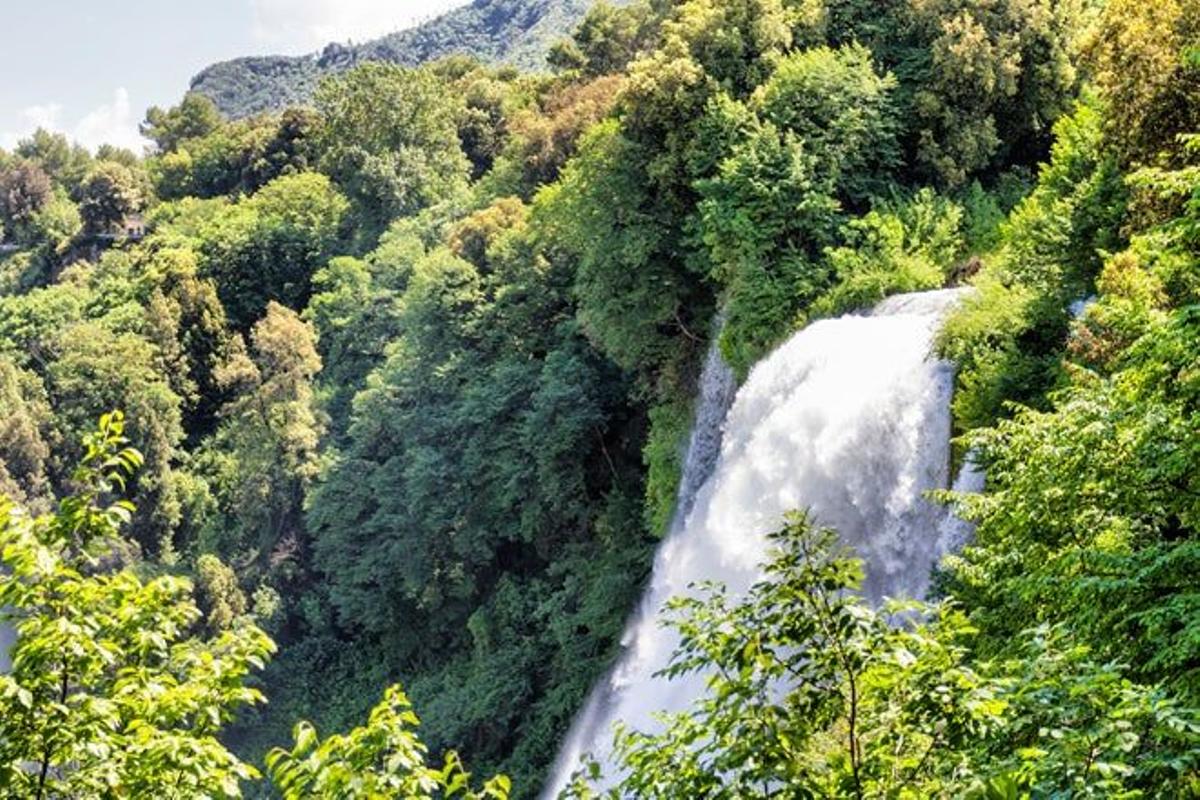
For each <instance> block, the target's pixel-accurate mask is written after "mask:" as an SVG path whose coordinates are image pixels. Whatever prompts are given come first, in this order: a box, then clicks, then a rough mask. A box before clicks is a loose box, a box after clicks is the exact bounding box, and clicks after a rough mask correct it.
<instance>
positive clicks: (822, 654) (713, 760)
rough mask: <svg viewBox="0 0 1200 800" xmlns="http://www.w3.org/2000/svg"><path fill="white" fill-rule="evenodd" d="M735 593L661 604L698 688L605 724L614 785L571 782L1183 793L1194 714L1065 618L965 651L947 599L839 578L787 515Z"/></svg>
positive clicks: (806, 790) (646, 788)
mask: <svg viewBox="0 0 1200 800" xmlns="http://www.w3.org/2000/svg"><path fill="white" fill-rule="evenodd" d="M771 538H772V541H773V543H774V545H775V548H776V549H775V552H774V555H773V557H772V560H771V562H770V563H769V564H768V565H767V567H766V575H765V578H764V580H763V581H762V582H761V583H759V584H758V585H756V586H755V587H754V588H753V589H752V590H751V591H750V592H749V594H748V595H747V596H746V597H744V598H734V597H731V596H730V595H729V594H727V593H726V591H725V590H724V589H723V588H722V587H720V586H715V585H710V586H707V587H705V591H704V593H703V595H702V596H701V597H686V598H679V599H676V600H675V601H673V602H672V603H671V605H670V611H669V617H668V623H669V624H670V625H671V626H672V627H674V628H675V629H676V630H678V632H679V634H680V640H681V641H680V645H679V647H678V650H677V651H676V653H675V655H674V658H673V660H672V662H671V664H670V665H669V666H668V668H667V669H666V670H665V671H664V674H665V675H668V676H671V677H678V676H682V675H686V674H701V675H704V676H705V678H706V680H707V685H708V691H707V693H706V694H705V696H704V697H703V698H702V699H701V700H700V701H698V703H697V704H696V705H695V706H694V707H693V708H692V709H691V710H690V711H688V712H686V713H682V714H675V715H668V716H664V717H662V720H661V721H662V730H661V732H657V733H653V732H644V731H636V730H630V729H623V730H619V731H618V732H617V735H616V747H615V752H616V758H617V761H618V769H617V772H618V776H617V784H616V786H615V787H613V788H611V789H608V790H606V791H605V792H603V793H602V794H598V792H597V790H596V789H594V788H592V785H591V784H595V783H598V782H599V779H600V767H599V765H598V764H592V765H590V767H589V769H588V770H586V771H585V772H584V773H581V774H580V775H579V776H577V779H576V782H575V785H574V786H573V787H572V789H571V790H570V791H569V792H568V796H571V797H576V798H593V797H597V796H604V797H610V798H613V799H614V800H616V798H620V797H639V798H777V797H778V798H783V797H787V798H817V797H821V798H831V797H850V798H881V797H889V798H943V797H944V798H950V797H956V798H960V797H971V798H980V799H981V800H983V799H987V798H1018V797H1051V796H1053V797H1065V796H1070V797H1178V796H1191V795H1188V794H1187V792H1189V791H1194V789H1195V788H1196V782H1197V772H1196V768H1197V753H1198V752H1200V750H1198V748H1200V722H1198V720H1197V716H1196V714H1195V713H1194V712H1192V711H1189V710H1185V709H1183V708H1180V707H1179V705H1178V704H1177V703H1176V702H1175V701H1173V700H1172V699H1171V698H1170V696H1169V694H1168V693H1167V692H1166V691H1164V690H1163V689H1161V688H1157V687H1147V686H1141V685H1137V684H1134V683H1132V682H1130V681H1129V680H1127V679H1126V678H1125V677H1124V676H1123V674H1122V673H1123V670H1122V668H1120V667H1119V666H1116V665H1112V664H1101V663H1097V662H1096V661H1094V660H1093V659H1092V658H1091V657H1090V655H1089V653H1088V650H1087V649H1086V648H1084V647H1081V646H1078V645H1075V644H1073V643H1072V642H1071V641H1070V639H1069V637H1068V636H1067V634H1066V632H1065V631H1063V630H1059V629H1053V628H1041V629H1038V630H1035V631H1030V632H1027V633H1025V634H1023V639H1022V641H1021V642H1020V644H1019V647H1018V648H1017V655H1016V656H1014V657H1013V658H1011V659H1010V660H1006V661H1003V662H984V661H979V660H978V659H976V658H975V657H974V656H973V654H972V650H971V641H972V638H973V635H974V633H975V631H974V630H973V629H972V628H971V627H970V625H969V624H968V622H967V619H966V617H965V616H964V615H963V614H962V612H961V611H960V610H958V609H957V608H955V607H954V606H953V605H952V604H949V603H940V604H924V603H912V602H908V603H899V602H889V603H887V604H885V605H884V607H883V608H881V609H874V608H872V607H870V606H869V605H868V604H867V603H866V602H865V601H863V600H862V599H861V598H860V597H859V595H858V594H857V593H856V592H855V590H856V589H857V588H858V586H859V583H860V581H861V577H862V575H861V566H860V564H859V562H858V561H857V560H856V559H853V558H851V557H850V556H849V555H848V554H846V553H845V552H844V550H843V549H841V547H840V546H839V545H838V543H837V539H836V535H835V534H834V533H833V532H832V531H830V530H823V529H818V528H816V527H814V526H813V524H812V523H811V521H810V520H809V518H808V517H807V516H806V515H804V514H794V515H792V516H790V517H789V518H788V520H787V523H786V525H785V526H784V527H783V528H782V529H781V530H780V531H778V532H777V533H775V534H773V536H772V537H771Z"/></svg>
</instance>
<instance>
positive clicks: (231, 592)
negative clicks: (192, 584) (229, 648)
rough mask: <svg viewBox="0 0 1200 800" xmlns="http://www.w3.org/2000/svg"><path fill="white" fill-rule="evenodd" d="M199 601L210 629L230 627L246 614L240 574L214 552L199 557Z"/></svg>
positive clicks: (197, 586)
mask: <svg viewBox="0 0 1200 800" xmlns="http://www.w3.org/2000/svg"><path fill="white" fill-rule="evenodd" d="M196 605H197V606H198V607H199V608H200V611H201V612H202V613H203V614H204V624H205V627H206V628H207V629H208V631H209V632H210V633H219V632H221V631H224V630H229V628H230V627H232V626H233V624H234V622H236V621H237V620H239V619H240V618H241V617H243V616H244V615H245V614H246V595H245V594H243V593H242V590H241V589H239V588H238V579H237V575H235V574H234V572H233V570H232V569H230V568H229V567H227V566H226V565H225V564H223V563H222V562H221V559H219V558H217V557H216V556H214V555H212V554H211V553H206V554H205V555H202V556H200V557H199V558H198V559H196Z"/></svg>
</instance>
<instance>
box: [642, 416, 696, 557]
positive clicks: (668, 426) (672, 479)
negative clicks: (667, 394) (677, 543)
mask: <svg viewBox="0 0 1200 800" xmlns="http://www.w3.org/2000/svg"><path fill="white" fill-rule="evenodd" d="M649 419H650V435H649V436H648V437H647V438H646V446H645V448H644V449H643V450H642V459H643V460H644V461H645V464H646V510H645V514H644V516H645V519H646V529H647V530H648V531H649V532H650V533H651V535H654V536H663V535H665V534H666V533H667V526H668V525H670V523H671V515H672V514H673V513H674V511H675V493H676V492H677V491H678V490H679V481H680V479H681V478H682V477H683V450H684V448H685V447H686V445H687V435H688V432H689V431H690V430H691V423H692V414H691V405H690V404H689V403H687V402H685V401H676V402H674V403H664V404H662V405H658V406H655V407H654V408H652V409H650V414H649Z"/></svg>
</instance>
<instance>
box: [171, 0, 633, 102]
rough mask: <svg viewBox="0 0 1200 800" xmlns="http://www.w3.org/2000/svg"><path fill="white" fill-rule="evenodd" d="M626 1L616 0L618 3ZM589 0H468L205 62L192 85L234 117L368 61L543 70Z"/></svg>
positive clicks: (295, 97)
mask: <svg viewBox="0 0 1200 800" xmlns="http://www.w3.org/2000/svg"><path fill="white" fill-rule="evenodd" d="M624 1H625V0H617V4H621V3H623V2H624ZM592 2H593V0H472V2H467V3H464V4H463V5H462V6H461V7H460V8H456V9H454V10H452V11H449V12H447V13H445V14H443V15H441V16H439V17H437V18H436V19H432V20H430V21H428V22H424V23H422V24H420V25H417V26H416V27H413V28H411V29H408V30H403V31H398V32H396V33H391V34H388V35H387V36H383V37H381V38H379V39H373V40H371V41H369V42H362V43H358V44H355V43H344V44H343V43H332V44H330V45H328V46H327V47H325V49H324V50H322V51H321V52H320V53H313V54H311V55H305V56H251V57H247V58H236V59H233V60H230V61H223V62H221V63H218V64H213V65H212V66H210V67H206V68H205V69H204V70H202V71H201V72H200V73H199V74H197V75H196V76H195V77H194V78H192V83H191V90H192V91H193V92H197V93H199V94H203V95H205V96H207V97H209V98H211V99H212V100H213V101H214V102H215V103H216V104H217V108H218V109H220V111H221V113H222V114H224V115H225V116H227V117H229V118H232V119H241V118H242V117H247V116H250V115H251V114H258V113H260V112H263V111H275V110H278V109H281V108H285V107H287V106H289V105H294V104H297V103H304V102H307V101H308V100H310V99H311V98H312V95H313V92H314V91H315V90H316V88H317V84H319V83H320V81H321V79H322V78H324V77H327V76H329V75H335V74H338V73H341V72H345V71H346V70H348V69H351V68H353V67H354V66H356V65H358V64H362V63H365V62H368V61H383V62H387V63H389V64H400V65H402V66H406V67H415V66H418V65H420V64H425V63H427V62H430V61H434V60H436V59H439V58H444V57H446V56H451V55H468V56H472V57H474V58H477V59H479V60H480V61H482V62H484V63H488V64H496V65H500V64H506V65H509V66H513V67H516V68H518V69H522V70H530V71H537V72H544V71H546V53H547V51H548V50H549V49H550V46H551V45H552V44H554V43H555V42H557V41H558V40H559V39H561V38H562V37H564V36H566V35H568V34H569V33H570V32H571V31H572V30H573V29H574V28H575V26H576V25H578V24H579V22H580V21H581V20H582V19H583V17H584V14H586V13H587V10H588V8H590V7H591V5H592Z"/></svg>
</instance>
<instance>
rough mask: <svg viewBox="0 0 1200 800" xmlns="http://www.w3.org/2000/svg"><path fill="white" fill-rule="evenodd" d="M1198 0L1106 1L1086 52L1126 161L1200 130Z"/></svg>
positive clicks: (1110, 130) (1147, 157) (1112, 135)
mask: <svg viewBox="0 0 1200 800" xmlns="http://www.w3.org/2000/svg"><path fill="white" fill-rule="evenodd" d="M1197 41H1200V3H1197V2H1196V0H1163V1H1162V2H1157V3H1136V2H1130V0H1118V2H1112V3H1106V4H1105V5H1104V10H1103V11H1102V12H1101V16H1100V21H1099V24H1098V25H1097V26H1096V27H1095V29H1094V30H1093V32H1092V35H1091V37H1090V40H1089V42H1088V46H1087V51H1088V56H1089V60H1090V61H1091V63H1092V65H1093V67H1094V68H1095V72H1096V82H1097V84H1098V85H1099V87H1100V91H1101V93H1102V94H1103V96H1104V99H1105V101H1106V105H1107V108H1106V115H1105V118H1106V131H1105V132H1106V133H1107V135H1108V137H1109V139H1111V140H1112V141H1113V142H1114V144H1115V145H1116V147H1117V149H1118V151H1119V152H1120V154H1121V157H1122V159H1123V160H1124V161H1125V162H1126V163H1129V162H1132V161H1139V162H1143V163H1148V162H1151V161H1153V159H1154V158H1155V157H1156V156H1158V155H1159V154H1160V152H1162V151H1166V150H1171V149H1174V145H1175V144H1176V141H1175V140H1176V137H1177V136H1179V135H1181V134H1189V133H1194V132H1196V131H1197V130H1200V111H1198V110H1197V109H1198V108H1200V68H1198V67H1197V65H1196V64H1192V63H1189V62H1188V60H1187V58H1186V55H1187V54H1186V50H1187V48H1189V47H1195V46H1196V42H1197Z"/></svg>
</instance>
